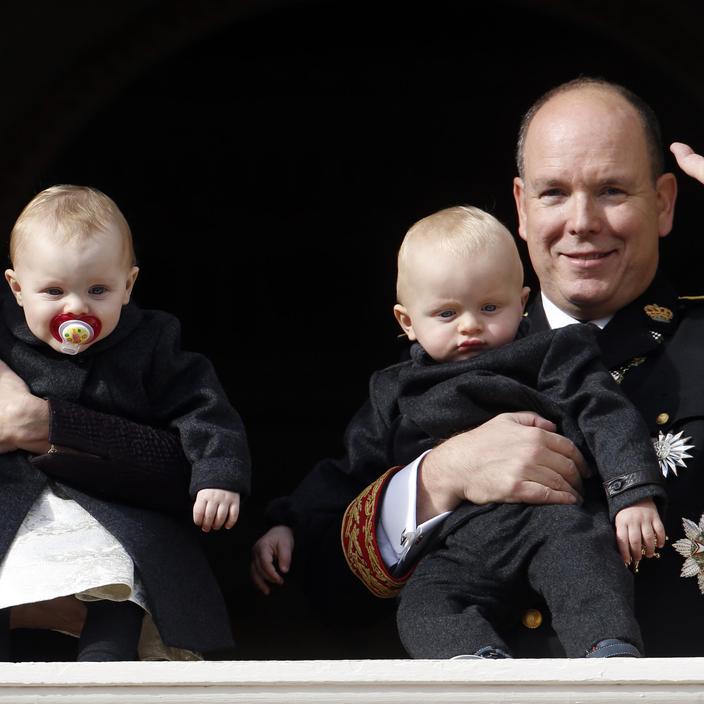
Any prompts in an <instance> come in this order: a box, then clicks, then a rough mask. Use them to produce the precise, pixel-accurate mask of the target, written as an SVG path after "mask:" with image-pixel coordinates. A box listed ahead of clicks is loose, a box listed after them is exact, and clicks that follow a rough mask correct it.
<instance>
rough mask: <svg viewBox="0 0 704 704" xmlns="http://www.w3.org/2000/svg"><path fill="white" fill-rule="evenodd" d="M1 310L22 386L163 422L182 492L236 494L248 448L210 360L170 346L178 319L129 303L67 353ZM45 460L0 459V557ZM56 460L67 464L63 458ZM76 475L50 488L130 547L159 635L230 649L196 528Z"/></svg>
mask: <svg viewBox="0 0 704 704" xmlns="http://www.w3.org/2000/svg"><path fill="white" fill-rule="evenodd" d="M1 313H2V314H1V315H0V358H1V359H3V361H5V362H6V363H7V364H8V365H9V366H10V367H11V368H12V369H13V370H14V371H15V372H17V374H19V376H20V377H22V379H24V381H25V382H26V383H27V384H28V385H29V387H30V389H31V391H32V393H33V394H35V395H37V396H40V397H45V398H56V399H60V400H62V401H64V402H73V403H76V404H80V405H81V406H84V407H87V408H90V409H93V410H95V411H99V412H102V413H108V414H115V415H119V416H123V417H124V418H126V419H127V420H130V421H134V422H136V423H141V424H150V425H153V426H156V427H162V428H165V429H173V430H175V431H176V432H177V433H178V435H179V438H180V441H181V444H182V447H183V449H184V452H185V455H186V457H187V459H188V461H189V463H190V464H191V479H190V492H191V494H192V495H193V496H194V495H195V494H196V493H197V491H198V490H199V489H202V488H221V489H228V490H231V491H239V492H242V493H247V491H248V490H249V453H248V449H247V443H246V439H245V434H244V429H243V427H242V423H241V421H240V419H239V416H238V415H237V413H236V412H235V411H234V409H232V407H231V406H230V405H229V403H228V402H227V400H226V397H225V394H224V392H223V391H222V389H221V387H220V384H219V382H218V380H217V378H216V376H215V373H214V370H213V369H212V366H211V365H210V363H209V362H208V361H207V360H206V359H205V358H204V357H202V356H201V355H197V354H193V353H187V352H184V351H182V350H181V349H180V346H179V345H180V341H179V337H180V326H179V324H178V321H177V320H176V319H175V318H174V317H173V316H170V315H168V314H166V313H161V312H158V311H141V310H139V309H138V308H137V307H136V306H135V305H134V304H129V305H127V306H125V307H124V308H123V311H122V316H121V318H120V322H119V324H118V326H117V328H116V329H115V330H114V331H113V332H112V333H111V334H110V335H109V336H108V337H107V338H105V339H103V340H100V341H99V342H97V343H95V344H94V345H92V346H91V347H89V348H88V349H87V350H85V351H84V352H81V353H80V354H78V355H75V356H69V355H64V354H61V353H59V352H55V351H54V350H52V349H51V348H50V347H49V346H48V345H46V344H44V343H42V342H41V341H39V340H38V339H36V338H35V337H34V335H32V333H31V332H30V331H29V328H28V327H27V325H26V323H25V321H24V316H23V314H22V310H21V308H19V307H18V306H17V304H16V303H15V302H14V300H13V299H12V298H10V297H9V296H6V297H4V298H3V299H2V312H1ZM127 427H129V426H127ZM96 444H99V441H98V442H97V443H96ZM152 449H153V448H152ZM135 453H136V454H138V453H139V449H138V448H135ZM77 457H78V456H77ZM53 461H54V459H53V458H52V457H51V456H42V457H41V458H39V461H38V462H35V463H32V462H30V457H29V456H28V454H27V453H25V452H20V451H18V452H13V453H9V454H6V455H2V456H0V480H1V481H2V482H3V483H4V485H5V488H6V491H4V492H3V493H2V499H0V500H1V501H2V510H3V518H4V520H3V522H2V525H1V526H0V555H4V554H5V553H6V551H7V549H8V547H9V545H10V543H11V542H12V539H13V538H14V535H15V533H16V532H17V529H18V528H19V526H20V524H21V523H22V520H23V519H24V517H25V515H26V513H27V511H28V510H29V508H30V507H31V506H32V504H33V503H34V501H35V500H36V499H37V497H38V496H39V495H40V493H41V492H42V490H43V488H44V487H45V486H46V485H47V482H48V481H49V480H48V478H47V474H45V473H44V472H43V471H41V470H40V469H39V467H40V466H42V464H44V466H47V465H50V464H51V463H52V462H53ZM56 461H57V462H58V463H65V464H66V463H69V464H70V463H71V459H69V460H68V461H67V460H66V458H65V457H57V458H56ZM77 461H78V462H80V460H77ZM125 466H126V467H127V465H125ZM130 471H133V469H129V468H128V469H127V471H126V475H125V476H129V472H130ZM59 474H60V472H59ZM79 483H80V482H72V483H71V484H67V483H59V484H58V486H59V488H60V490H61V492H63V493H64V494H65V495H67V496H69V497H70V498H72V499H75V500H76V501H77V502H78V503H79V504H80V505H81V506H83V507H84V508H85V509H86V510H87V511H88V512H89V513H90V514H91V515H93V516H94V517H95V518H96V519H97V520H98V522H99V523H100V524H101V525H103V526H104V527H105V528H106V529H107V530H109V531H110V532H111V533H112V534H113V535H114V536H115V537H116V538H117V539H118V540H119V541H120V543H121V544H122V545H123V546H124V547H125V549H126V550H127V552H128V553H129V554H130V556H131V557H132V559H133V561H134V563H135V566H136V568H137V570H138V571H139V574H140V577H141V579H142V582H143V584H144V588H145V591H146V595H147V600H148V603H149V607H150V610H151V612H152V616H153V618H154V621H155V623H156V625H157V627H158V628H159V632H160V634H161V636H162V638H163V640H164V642H165V643H166V644H168V645H171V646H176V647H182V648H188V649H191V650H197V651H209V650H215V649H220V648H226V647H229V646H230V645H231V644H232V640H231V634H230V630H229V625H228V617H227V613H226V610H225V606H224V603H223V600H222V596H221V594H220V591H219V589H218V586H217V584H216V582H215V579H214V577H213V576H212V574H211V572H210V569H209V567H208V565H207V562H206V560H205V557H204V555H203V553H202V550H201V548H200V546H199V542H198V531H197V528H196V527H195V526H193V525H192V523H189V521H188V519H187V518H185V517H181V516H180V517H175V516H170V515H167V514H165V513H161V512H158V511H154V510H148V509H145V508H141V507H137V506H134V505H129V504H128V503H126V502H122V501H116V500H108V499H106V498H99V497H98V496H96V495H94V493H93V492H91V494H88V493H85V492H84V491H81V490H80V489H78V488H77V485H78V484H79ZM106 493H108V492H106ZM134 503H139V502H134ZM144 503H150V502H148V501H145V502H144ZM154 503H157V504H158V502H154Z"/></svg>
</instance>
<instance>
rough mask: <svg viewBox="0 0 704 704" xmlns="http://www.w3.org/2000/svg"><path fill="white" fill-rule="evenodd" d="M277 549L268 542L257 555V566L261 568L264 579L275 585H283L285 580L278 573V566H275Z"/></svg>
mask: <svg viewBox="0 0 704 704" xmlns="http://www.w3.org/2000/svg"><path fill="white" fill-rule="evenodd" d="M274 558H275V549H274V546H273V545H270V544H269V543H268V542H267V543H264V544H263V545H261V546H260V550H259V552H258V553H257V566H258V567H259V571H260V573H261V574H262V575H263V577H264V578H265V579H266V580H267V581H269V582H273V583H274V584H283V583H284V580H283V578H282V577H281V575H280V574H279V573H278V571H277V569H276V566H275V565H274Z"/></svg>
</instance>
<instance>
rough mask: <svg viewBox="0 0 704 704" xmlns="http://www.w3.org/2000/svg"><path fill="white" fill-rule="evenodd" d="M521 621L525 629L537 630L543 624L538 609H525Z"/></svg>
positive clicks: (541, 615)
mask: <svg viewBox="0 0 704 704" xmlns="http://www.w3.org/2000/svg"><path fill="white" fill-rule="evenodd" d="M521 621H523V625H524V626H525V627H526V628H538V627H539V626H540V624H541V623H542V622H543V614H541V613H540V611H538V609H527V610H526V611H524V612H523V618H522V619H521Z"/></svg>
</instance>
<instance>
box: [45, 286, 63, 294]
mask: <svg viewBox="0 0 704 704" xmlns="http://www.w3.org/2000/svg"><path fill="white" fill-rule="evenodd" d="M45 293H48V294H49V295H50V296H60V295H61V294H62V293H63V291H62V290H61V289H60V288H48V289H46V290H45Z"/></svg>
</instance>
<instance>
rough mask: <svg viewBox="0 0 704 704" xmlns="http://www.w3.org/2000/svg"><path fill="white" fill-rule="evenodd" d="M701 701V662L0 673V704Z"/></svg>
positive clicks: (30, 668) (237, 664) (323, 664)
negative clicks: (109, 703) (38, 703)
mask: <svg viewBox="0 0 704 704" xmlns="http://www.w3.org/2000/svg"><path fill="white" fill-rule="evenodd" d="M4 702H8V703H9V702H12V704H23V703H25V702H26V703H27V704H29V703H30V702H42V704H54V703H55V702H56V703H58V702H60V703H61V704H74V703H77V702H80V703H81V704H102V703H107V702H111V703H113V704H114V703H115V702H119V704H123V703H130V702H134V703H137V702H138V703H139V704H147V703H149V702H155V703H156V702H158V703H159V704H172V703H173V704H176V703H178V704H184V703H193V704H207V703H208V702H218V703H219V704H224V703H225V702H228V703H229V702H257V703H269V702H271V703H277V704H278V703H284V702H285V703H286V704H294V703H296V702H306V703H309V702H314V703H318V702H326V703H327V702H330V703H331V704H332V703H334V704H341V703H343V702H355V703H356V702H379V703H381V702H383V703H384V704H389V703H392V702H393V703H396V702H398V703H399V704H401V703H403V704H412V703H414V702H419V703H423V704H425V702H468V703H479V702H482V703H487V704H493V703H498V702H510V703H511V704H522V703H524V702H525V703H531V704H538V703H541V704H552V703H557V702H560V703H562V702H564V703H566V704H567V703H569V704H577V703H579V704H588V703H591V702H594V703H596V702H599V703H600V704H611V703H615V702H619V704H630V703H631V702H634V703H635V702H639V703H642V702H662V703H663V704H665V703H667V704H679V703H680V702H698V703H699V704H701V703H702V702H704V658H671V659H660V658H651V659H647V658H646V659H642V660H631V659H611V660H514V661H467V660H465V661H454V662H453V661H444V660H416V661H412V660H308V661H259V660H258V661H230V662H193V663H174V662H168V663H166V662H158V663H156V662H135V663H132V662H130V663H80V664H79V663H17V664H1V665H0V704H2V703H4Z"/></svg>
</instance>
